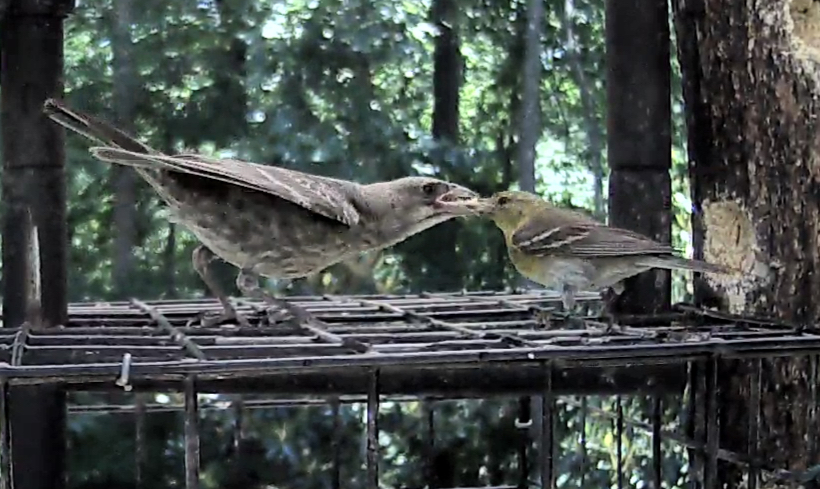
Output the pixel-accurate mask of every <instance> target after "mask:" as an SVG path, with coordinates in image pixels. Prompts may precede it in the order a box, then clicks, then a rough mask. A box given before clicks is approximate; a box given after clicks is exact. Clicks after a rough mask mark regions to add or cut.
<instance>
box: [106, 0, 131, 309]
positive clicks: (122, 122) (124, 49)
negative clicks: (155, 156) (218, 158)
mask: <svg viewBox="0 0 820 489" xmlns="http://www.w3.org/2000/svg"><path fill="white" fill-rule="evenodd" d="M131 9H132V3H131V0H118V1H117V2H116V11H115V12H114V26H113V31H112V36H111V38H112V39H111V49H112V51H113V65H114V94H113V95H114V113H115V114H116V119H117V125H118V126H119V127H120V128H122V129H123V130H124V131H126V132H130V133H133V132H134V131H133V129H134V123H133V120H134V96H135V92H136V83H135V82H136V78H137V75H136V70H135V69H134V61H133V59H132V56H131V49H132V40H131V24H132V20H131V17H132V15H131V12H132V11H131ZM110 171H111V177H112V181H113V186H114V259H113V263H112V265H113V266H112V275H113V282H114V294H115V297H116V298H117V299H125V298H127V296H128V294H129V289H130V288H132V287H133V284H132V281H133V279H134V278H133V269H134V254H133V251H132V250H133V248H134V245H135V244H136V243H135V241H136V237H137V195H136V191H137V188H136V184H137V175H136V173H134V170H132V169H131V168H128V167H125V166H121V165H111V170H110Z"/></svg>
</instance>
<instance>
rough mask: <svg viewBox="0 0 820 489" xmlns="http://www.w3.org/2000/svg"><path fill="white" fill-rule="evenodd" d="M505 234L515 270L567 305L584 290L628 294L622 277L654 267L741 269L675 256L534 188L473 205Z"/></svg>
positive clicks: (665, 247)
mask: <svg viewBox="0 0 820 489" xmlns="http://www.w3.org/2000/svg"><path fill="white" fill-rule="evenodd" d="M473 208H474V209H475V211H476V212H477V213H478V214H481V215H486V216H488V217H489V218H490V219H492V220H493V221H495V224H496V225H497V226H498V227H499V228H500V229H501V231H503V232H504V238H505V239H506V242H507V251H508V253H509V256H510V260H512V263H513V265H515V268H516V269H517V270H518V271H519V272H520V273H521V274H522V275H524V276H525V277H527V278H528V279H530V280H532V281H534V282H537V283H539V284H541V285H543V286H545V287H547V288H549V289H553V290H556V291H559V292H560V293H561V297H562V301H563V304H564V309H565V311H567V312H571V311H572V310H573V309H574V307H575V294H576V293H577V292H579V291H582V290H589V291H593V290H594V291H601V290H604V289H606V288H610V289H611V290H612V291H613V292H614V293H615V294H617V295H620V294H621V293H622V292H623V288H624V286H623V282H622V281H623V280H624V279H627V278H629V277H631V276H633V275H637V274H639V273H641V272H645V271H647V270H649V269H651V268H665V269H670V270H673V269H677V270H693V271H696V272H711V273H724V274H728V273H736V272H734V271H733V270H730V269H728V268H726V267H721V266H718V265H713V264H711V263H706V262H704V261H700V260H690V259H687V258H683V257H680V256H676V255H675V254H674V253H675V250H674V249H673V248H672V247H671V246H669V245H667V244H662V243H659V242H657V241H655V240H653V239H651V238H648V237H646V236H643V235H641V234H638V233H635V232H633V231H629V230H627V229H621V228H616V227H612V226H607V225H606V224H603V223H601V222H598V221H596V220H595V219H593V218H591V217H589V216H587V215H585V214H582V213H580V212H577V211H572V210H568V209H562V208H559V207H555V206H554V205H552V204H550V203H549V202H547V201H545V200H543V199H542V198H541V197H539V196H537V195H534V194H531V193H529V192H519V191H508V192H499V193H496V194H495V195H493V196H492V197H489V198H484V199H478V200H477V202H475V203H474V204H473Z"/></svg>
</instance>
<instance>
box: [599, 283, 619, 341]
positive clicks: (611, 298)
mask: <svg viewBox="0 0 820 489" xmlns="http://www.w3.org/2000/svg"><path fill="white" fill-rule="evenodd" d="M623 293H624V284H623V282H617V283H615V284H614V285H612V286H610V287H609V288H608V289H606V291H605V292H604V294H603V300H604V301H603V302H604V303H603V307H602V308H601V318H602V319H604V320H605V321H606V322H607V324H608V328H607V329H608V330H610V331H611V330H612V327H613V326H614V325H615V313H614V312H613V311H612V308H613V307H614V306H615V302H616V301H617V300H618V297H620V295H621V294H623Z"/></svg>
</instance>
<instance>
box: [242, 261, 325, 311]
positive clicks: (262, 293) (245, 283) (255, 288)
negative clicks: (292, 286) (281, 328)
mask: <svg viewBox="0 0 820 489" xmlns="http://www.w3.org/2000/svg"><path fill="white" fill-rule="evenodd" d="M236 286H237V288H238V289H239V290H240V292H242V294H243V295H245V296H247V297H253V298H254V299H257V300H261V301H262V302H264V303H265V305H266V306H267V307H266V309H265V313H266V315H267V317H268V322H269V323H270V324H277V323H281V322H284V321H287V320H288V319H289V318H288V316H290V317H291V318H292V319H293V320H294V321H295V322H296V323H298V324H304V323H307V322H310V321H311V320H312V319H313V315H312V314H311V313H310V312H308V311H307V309H305V308H303V307H300V306H297V305H296V304H293V303H291V302H288V301H287V300H285V299H279V298H277V297H275V296H274V295H273V294H271V293H270V292H267V291H266V290H264V289H262V288H261V287H260V286H259V276H258V275H256V274H255V273H253V272H251V271H249V270H241V271H240V272H239V275H238V276H237V277H236Z"/></svg>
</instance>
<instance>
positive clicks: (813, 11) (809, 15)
mask: <svg viewBox="0 0 820 489" xmlns="http://www.w3.org/2000/svg"><path fill="white" fill-rule="evenodd" d="M788 6H789V10H788V14H789V15H788V17H790V19H791V24H792V37H793V41H794V43H795V47H796V48H797V49H796V54H797V55H799V56H802V57H807V58H810V59H813V60H814V61H815V62H820V1H818V0H791V1H790V2H788Z"/></svg>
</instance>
